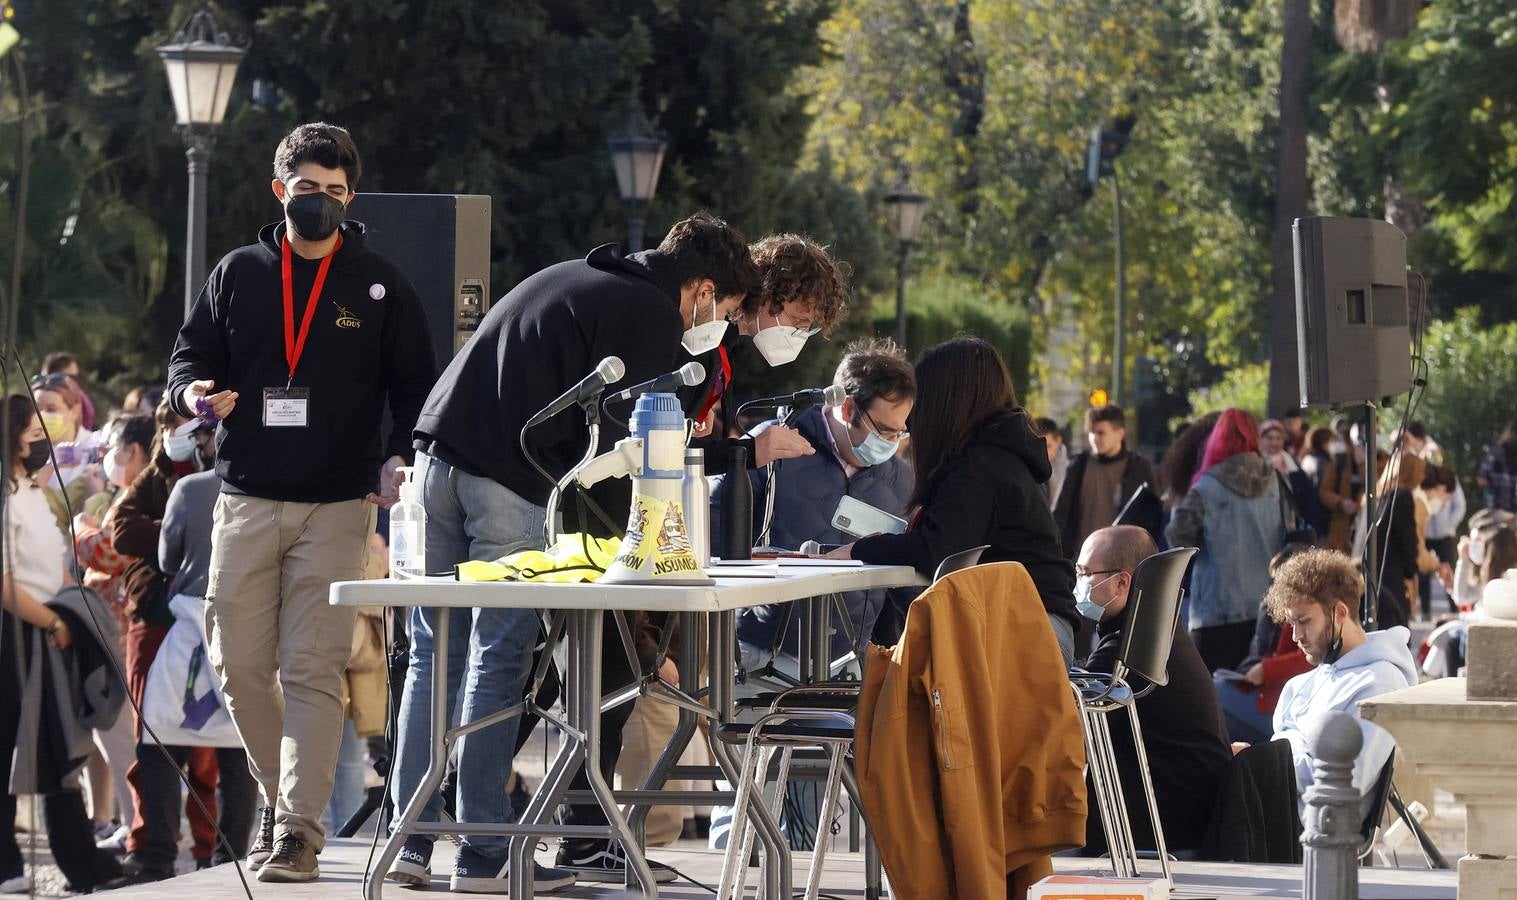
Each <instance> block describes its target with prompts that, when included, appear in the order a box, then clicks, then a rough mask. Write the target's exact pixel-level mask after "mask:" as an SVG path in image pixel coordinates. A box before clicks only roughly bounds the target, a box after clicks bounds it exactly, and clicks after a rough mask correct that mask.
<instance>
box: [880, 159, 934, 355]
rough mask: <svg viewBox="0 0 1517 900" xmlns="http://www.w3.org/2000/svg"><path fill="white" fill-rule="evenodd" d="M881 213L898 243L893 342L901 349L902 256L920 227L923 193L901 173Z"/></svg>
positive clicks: (903, 320)
mask: <svg viewBox="0 0 1517 900" xmlns="http://www.w3.org/2000/svg"><path fill="white" fill-rule="evenodd" d="M885 214H886V216H887V217H888V218H889V219H890V229H891V230H892V231H894V232H895V236H896V238H897V240H899V241H900V244H901V249H900V256H899V257H898V259H897V262H896V272H895V342H896V344H897V345H898V346H899V347H901V348H902V349H905V348H906V257H907V255H909V254H910V253H911V246H912V245H913V244H915V243H916V240H917V234H918V233H919V232H920V231H921V230H922V218H923V216H925V215H926V214H927V195H926V194H918V193H916V192H915V191H913V190H911V188H910V187H909V186H907V183H906V179H905V177H902V178H901V180H900V182H899V183H898V184H897V185H896V186H895V190H893V191H891V192H890V193H889V194H887V195H886V196H885Z"/></svg>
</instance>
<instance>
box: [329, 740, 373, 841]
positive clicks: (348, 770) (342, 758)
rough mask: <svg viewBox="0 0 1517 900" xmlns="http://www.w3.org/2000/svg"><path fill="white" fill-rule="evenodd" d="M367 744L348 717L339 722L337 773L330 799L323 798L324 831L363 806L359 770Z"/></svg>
mask: <svg viewBox="0 0 1517 900" xmlns="http://www.w3.org/2000/svg"><path fill="white" fill-rule="evenodd" d="M368 762H369V747H368V744H367V743H366V742H365V741H364V740H363V738H360V737H359V736H358V732H357V730H355V729H354V727H353V720H352V719H345V720H344V721H343V723H342V747H341V748H340V749H338V751H337V777H336V778H335V779H333V781H332V799H331V800H328V801H327V814H326V816H325V817H324V818H323V821H322V823H321V824H322V826H323V827H325V828H326V830H327V833H328V834H336V833H337V830H338V829H339V828H341V827H342V826H343V825H345V824H347V821H348V817H349V816H351V815H353V813H355V812H358V808H359V807H360V806H363V801H364V789H363V773H364V769H366V768H367V767H368Z"/></svg>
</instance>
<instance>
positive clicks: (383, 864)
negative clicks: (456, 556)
mask: <svg viewBox="0 0 1517 900" xmlns="http://www.w3.org/2000/svg"><path fill="white" fill-rule="evenodd" d="M450 612H451V610H449V609H448V608H447V607H446V606H441V607H438V608H437V624H436V625H435V626H434V628H433V635H432V735H431V740H430V741H429V742H428V749H429V750H430V751H431V759H430V760H429V761H428V763H427V774H426V775H425V776H423V777H422V779H421V784H419V785H417V787H416V793H414V794H412V795H411V799H409V800H407V801H406V807H405V811H404V812H402V813H401V814H400V818H399V819H397V820H396V822H395V827H394V830H392V831H391V832H390V837H389V839H388V840H386V841H385V847H384V850H382V851H380V854H379V859H378V860H376V861H375V862H376V865H375V866H374V868H373V869H371V870H370V871H369V873H368V877H367V879H366V880H365V881H364V897H365V900H382V898H383V897H384V883H385V874H386V873H388V872H389V871H390V864H391V863H393V862H395V857H396V856H399V855H400V848H401V845H402V844H404V843H405V841H406V838H407V837H409V836H410V833H411V826H413V825H415V824H416V823H417V822H419V821H420V820H421V812H422V809H423V808H424V807H425V806H426V805H427V800H428V799H429V798H430V797H431V796H432V795H433V794H435V793H437V790H438V788H440V787H442V779H443V775H444V774H446V773H447V770H448V750H447V744H446V741H445V736H446V735H447V732H448V711H449V708H450V707H449V705H448V627H449V623H448V617H449V613H450ZM380 827H384V822H383V816H381V822H380Z"/></svg>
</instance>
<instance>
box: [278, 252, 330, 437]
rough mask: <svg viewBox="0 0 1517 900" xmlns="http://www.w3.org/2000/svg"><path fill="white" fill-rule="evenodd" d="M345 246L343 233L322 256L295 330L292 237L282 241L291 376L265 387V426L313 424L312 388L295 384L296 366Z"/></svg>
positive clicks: (286, 341)
mask: <svg viewBox="0 0 1517 900" xmlns="http://www.w3.org/2000/svg"><path fill="white" fill-rule="evenodd" d="M341 247H342V236H341V235H338V236H337V244H336V245H335V246H333V247H332V252H331V253H328V254H327V255H326V256H325V257H323V258H322V260H321V265H320V267H318V268H317V269H316V280H315V281H314V282H312V284H311V296H310V297H309V298H308V299H307V300H306V311H305V315H303V316H301V322H300V333H299V334H298V335H297V334H296V333H295V298H294V293H295V288H294V277H293V275H292V273H291V265H290V254H291V251H290V239H289V238H288V237H286V238H284V239H283V240H282V241H280V248H279V249H280V260H279V261H280V275H281V281H282V287H283V294H284V359H285V362H286V363H287V364H288V365H289V367H290V380H289V381H287V382H285V385H284V387H266V388H264V389H263V425H264V427H265V428H305V427H308V426H309V425H310V424H311V389H310V388H308V387H295V368H296V367H297V366H298V365H299V364H300V357H301V354H303V353H304V352H305V346H306V338H307V337H309V336H310V334H311V320H312V319H314V318H315V317H316V304H317V303H318V302H320V300H321V289H322V287H324V286H325V285H326V281H327V271H328V270H329V269H331V268H332V257H334V256H336V255H337V251H338V249H339V248H341Z"/></svg>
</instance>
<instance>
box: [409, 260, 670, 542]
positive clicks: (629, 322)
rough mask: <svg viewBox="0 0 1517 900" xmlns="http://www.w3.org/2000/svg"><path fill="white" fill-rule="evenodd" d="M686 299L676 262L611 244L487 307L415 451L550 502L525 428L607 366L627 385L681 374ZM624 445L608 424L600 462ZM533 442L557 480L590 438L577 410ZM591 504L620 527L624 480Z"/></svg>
mask: <svg viewBox="0 0 1517 900" xmlns="http://www.w3.org/2000/svg"><path fill="white" fill-rule="evenodd" d="M679 292H680V285H679V278H678V276H677V275H676V274H675V271H674V262H673V260H671V259H669V258H668V257H665V256H664V255H663V254H661V253H659V252H658V251H656V250H650V251H643V252H640V253H633V254H631V255H627V256H623V255H622V252H621V250H620V248H618V247H617V246H616V245H614V244H606V245H603V246H600V247H597V248H595V249H594V250H592V251H590V253H589V255H588V256H586V257H585V258H584V259H580V260H570V261H568V262H562V263H558V264H557V265H553V266H549V267H548V268H546V269H543V270H542V271H540V272H538V273H536V274H535V275H532V276H530V277H528V278H527V279H526V280H524V281H522V282H521V283H520V284H518V285H517V286H516V287H514V288H512V289H511V291H510V292H509V293H507V294H506V295H505V296H504V297H502V298H501V299H500V300H499V301H497V302H496V303H495V305H494V306H492V307H491V308H490V311H489V312H488V313H487V314H486V315H485V318H484V320H483V321H482V322H481V323H480V326H479V330H478V332H476V333H475V335H474V337H473V338H471V339H470V340H469V343H468V344H467V345H466V346H465V347H464V348H463V350H462V351H461V352H460V353H459V354H458V355H457V356H455V357H454V358H453V361H452V363H450V364H449V365H448V367H447V369H446V370H444V372H443V373H442V377H441V378H440V379H439V380H438V382H437V386H436V387H435V388H433V390H432V394H431V396H429V397H428V398H427V402H426V405H425V406H424V407H423V409H422V412H421V416H420V418H419V419H418V420H417V423H416V433H415V437H416V448H417V449H418V450H424V451H428V452H431V453H432V454H433V455H435V456H437V457H438V458H439V459H441V460H442V461H444V462H446V463H448V464H450V465H452V466H455V467H457V468H459V469H461V470H463V471H465V472H467V473H469V474H471V475H475V476H477V477H481V478H490V479H493V480H495V481H497V482H499V483H500V484H502V485H504V486H505V487H507V488H509V489H510V490H511V491H512V492H513V493H515V494H517V495H518V496H520V497H522V498H524V499H526V500H529V501H531V502H532V503H536V504H538V505H543V504H545V503H546V502H547V499H548V494H549V491H550V490H551V488H552V485H550V484H549V483H548V481H547V480H546V479H544V478H543V476H542V475H540V474H539V473H538V472H537V471H536V470H535V469H534V468H533V467H532V466H531V464H530V463H529V462H528V461H527V459H526V458H525V457H524V456H523V455H522V452H521V448H520V445H519V443H518V440H519V437H518V436H519V435H520V433H521V430H522V426H523V425H525V424H526V422H527V420H528V419H529V418H531V417H532V415H533V414H534V413H536V412H537V411H538V410H540V409H542V408H544V407H546V406H547V405H548V404H549V403H551V402H552V401H553V399H554V398H556V397H557V396H559V395H560V394H562V393H563V392H564V391H565V390H567V389H568V388H570V387H571V386H573V385H574V384H575V383H577V382H578V381H579V380H580V379H582V378H584V377H585V376H586V375H588V374H590V373H591V372H592V371H594V369H595V366H596V365H597V364H598V363H599V362H600V361H601V360H602V359H604V358H606V357H607V356H618V357H620V358H621V360H622V362H623V364H625V365H626V369H627V371H626V375H625V376H624V377H623V378H622V380H621V381H620V382H618V384H617V386H618V387H620V386H628V387H630V386H631V385H634V384H637V383H638V382H642V381H646V380H648V379H650V378H656V377H658V376H659V375H662V374H664V373H666V372H670V371H673V370H674V369H675V368H676V367H677V366H678V365H679V361H680V360H679V355H680V354H681V353H682V351H681V349H680V335H681V333H682V332H683V331H684V319H683V317H682V316H681V315H680V309H679V296H680V294H679ZM612 411H613V413H614V414H615V416H616V418H618V419H622V420H625V418H626V416H627V415H628V414H629V413H630V411H631V405H630V404H627V403H622V404H614V405H613V406H612ZM626 436H627V431H626V428H625V427H624V426H623V425H621V424H619V423H618V422H616V421H613V420H612V419H611V418H610V417H609V416H608V417H606V418H605V419H604V420H603V421H602V424H601V437H600V448H599V449H600V452H602V453H604V452H606V451H609V450H610V449H611V448H612V447H613V446H614V445H615V444H616V442H617V441H618V440H620V439H622V438H624V437H626ZM527 439H528V446H529V447H530V448H531V450H532V454H533V455H534V456H535V457H536V458H537V459H538V461H539V462H540V463H542V464H543V466H544V467H545V468H546V469H547V470H548V472H549V473H551V474H552V475H553V476H554V477H555V478H557V477H560V476H562V475H563V474H564V473H565V472H567V471H568V470H569V469H570V468H571V467H572V466H573V465H574V464H575V463H577V462H579V460H580V458H581V456H582V455H583V454H584V451H585V447H586V445H587V443H588V440H589V432H588V430H587V429H586V427H585V419H584V416H583V415H582V414H581V413H580V411H579V410H578V409H576V408H570V409H567V410H565V411H564V412H561V413H559V414H558V415H556V416H554V417H552V418H550V419H548V420H547V421H546V422H544V423H542V424H541V425H538V426H537V427H535V428H533V429H532V430H531V431H530V432H528V437H527ZM592 494H593V496H594V497H595V499H596V501H597V502H598V503H599V504H600V505H601V506H602V507H603V508H604V509H605V510H606V512H607V514H608V515H609V516H611V517H612V520H613V521H614V522H615V524H616V525H618V526H620V525H621V524H622V523H624V522H625V521H626V517H627V509H628V507H629V505H630V503H631V488H630V484H629V482H628V481H627V479H625V478H616V479H608V480H607V481H605V482H602V483H601V485H599V486H597V488H596V489H595V490H594V491H593V492H592ZM572 505H573V504H571V503H569V502H567V501H566V502H565V507H566V508H565V510H564V511H565V512H566V513H569V512H572ZM592 530H596V531H600V530H603V529H596V528H594V527H593V526H592Z"/></svg>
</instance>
